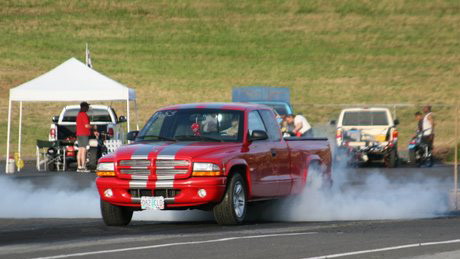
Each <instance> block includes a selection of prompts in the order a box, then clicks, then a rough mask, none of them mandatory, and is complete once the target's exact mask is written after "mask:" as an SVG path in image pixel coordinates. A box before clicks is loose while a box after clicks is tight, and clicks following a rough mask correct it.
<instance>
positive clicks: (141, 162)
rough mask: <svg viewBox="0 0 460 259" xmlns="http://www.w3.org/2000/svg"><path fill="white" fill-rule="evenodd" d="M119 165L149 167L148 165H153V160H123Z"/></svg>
mask: <svg viewBox="0 0 460 259" xmlns="http://www.w3.org/2000/svg"><path fill="white" fill-rule="evenodd" d="M119 165H120V166H130V167H141V168H147V167H149V166H150V165H151V162H150V160H148V159H132V160H121V161H120V163H119Z"/></svg>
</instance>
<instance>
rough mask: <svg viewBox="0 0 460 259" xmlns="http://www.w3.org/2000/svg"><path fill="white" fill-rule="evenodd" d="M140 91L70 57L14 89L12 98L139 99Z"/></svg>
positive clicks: (44, 99) (59, 99) (35, 99)
mask: <svg viewBox="0 0 460 259" xmlns="http://www.w3.org/2000/svg"><path fill="white" fill-rule="evenodd" d="M135 99H136V92H135V90H134V89H131V88H128V87H126V86H124V85H122V84H120V83H118V82H117V81H115V80H113V79H110V78H109V77H106V76H104V75H103V74H101V73H99V72H97V71H95V70H93V69H92V68H89V67H88V66H86V65H85V64H84V63H82V62H80V61H79V60H77V59H76V58H70V59H69V60H67V61H66V62H64V63H62V64H61V65H59V66H57V67H56V68H54V69H53V70H51V71H49V72H47V73H45V74H43V75H41V76H39V77H37V78H35V79H32V80H30V81H29V82H26V83H24V84H22V85H20V86H17V87H15V88H13V89H11V90H10V100H11V101H106V100H135Z"/></svg>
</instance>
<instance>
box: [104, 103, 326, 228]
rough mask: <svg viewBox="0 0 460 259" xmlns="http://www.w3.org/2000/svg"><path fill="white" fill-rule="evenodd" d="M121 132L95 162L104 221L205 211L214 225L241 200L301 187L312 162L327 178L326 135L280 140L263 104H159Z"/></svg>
mask: <svg viewBox="0 0 460 259" xmlns="http://www.w3.org/2000/svg"><path fill="white" fill-rule="evenodd" d="M128 139H130V140H131V141H132V143H131V144H129V145H125V146H122V147H120V148H119V149H118V150H117V151H116V152H115V153H112V154H108V155H106V156H104V157H102V158H101V159H99V162H98V166H97V170H96V173H97V175H98V178H97V179H96V184H97V188H98V191H99V194H100V197H101V212H102V217H103V220H104V222H105V224H106V225H111V226H119V225H127V224H129V222H130V221H131V218H132V215H133V211H136V210H145V209H168V210H173V209H203V210H212V211H213V213H214V217H215V220H216V221H217V222H218V223H219V224H224V225H232V224H238V223H241V222H242V221H243V220H244V218H245V216H246V211H247V205H248V203H251V202H256V201H261V200H268V199H277V198H281V197H286V196H289V195H295V194H299V193H301V192H302V190H303V189H304V187H305V186H306V185H307V180H308V181H309V180H310V179H311V178H312V177H313V174H311V173H310V172H311V171H313V168H318V169H319V170H320V174H318V175H321V176H322V177H323V178H324V179H326V180H328V181H330V179H331V152H330V148H329V143H328V141H327V139H313V138H308V139H306V138H295V137H294V138H284V139H283V138H282V136H281V131H280V128H279V125H278V123H277V120H276V118H275V114H274V113H273V110H272V109H271V108H270V107H268V106H264V105H258V104H246V103H244V104H243V103H203V104H184V105H176V106H170V107H165V108H162V109H160V110H159V111H157V112H156V113H155V114H154V115H153V116H152V117H151V118H150V119H149V120H148V121H147V123H146V124H145V126H144V128H143V129H142V130H141V131H140V132H137V131H134V132H130V133H128Z"/></svg>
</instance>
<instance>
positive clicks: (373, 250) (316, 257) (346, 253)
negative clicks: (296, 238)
mask: <svg viewBox="0 0 460 259" xmlns="http://www.w3.org/2000/svg"><path fill="white" fill-rule="evenodd" d="M456 243H460V239H454V240H446V241H438V242H425V243H417V244H407V245H398V246H390V247H383V248H377V249H369V250H361V251H353V252H345V253H340V254H330V255H323V256H314V257H306V258H302V259H328V258H338V257H345V256H353V255H362V254H370V253H379V252H386V251H394V250H400V249H407V248H416V247H423V246H435V245H447V244H456Z"/></svg>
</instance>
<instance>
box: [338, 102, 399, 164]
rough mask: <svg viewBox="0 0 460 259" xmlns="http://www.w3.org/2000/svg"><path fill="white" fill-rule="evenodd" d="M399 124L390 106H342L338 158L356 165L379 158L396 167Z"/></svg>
mask: <svg viewBox="0 0 460 259" xmlns="http://www.w3.org/2000/svg"><path fill="white" fill-rule="evenodd" d="M398 124H399V122H398V120H393V117H392V115H391V112H390V110H389V109H388V108H347V109H343V110H342V111H341V113H340V115H339V119H338V121H337V128H336V147H337V149H336V152H335V153H336V158H337V159H340V160H347V161H348V162H350V163H354V164H356V163H360V162H370V161H380V162H383V163H384V164H385V165H386V166H387V167H395V166H396V165H397V160H398V151H397V150H398V149H397V148H398V130H397V128H396V126H397V125H398Z"/></svg>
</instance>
